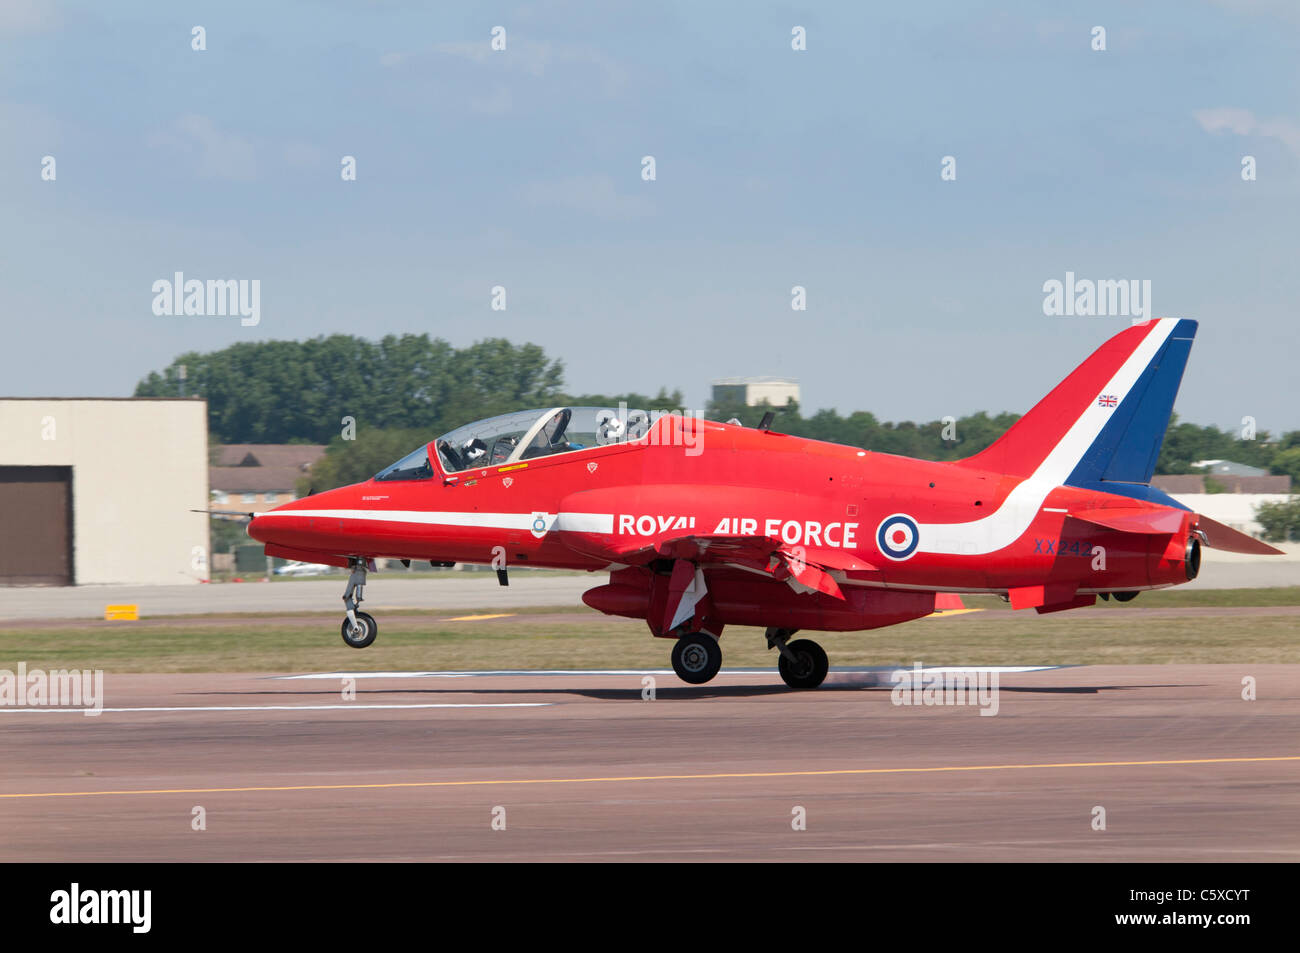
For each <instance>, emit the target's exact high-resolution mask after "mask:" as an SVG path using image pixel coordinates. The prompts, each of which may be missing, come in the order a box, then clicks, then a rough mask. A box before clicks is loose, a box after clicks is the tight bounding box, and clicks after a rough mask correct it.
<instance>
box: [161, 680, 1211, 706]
mask: <svg viewBox="0 0 1300 953" xmlns="http://www.w3.org/2000/svg"><path fill="white" fill-rule="evenodd" d="M1201 687H1204V686H1201V685H1041V686H1033V685H1000V686H998V690H999V691H1003V692H1017V693H1022V694H1029V695H1099V694H1101V693H1103V692H1125V691H1135V690H1138V689H1149V688H1201ZM641 691H642V689H641V688H640V686H629V687H628V688H470V687H466V686H465V685H464V682H463V681H462V682H460V683H459V684H458V686H457V687H455V688H452V687H447V688H358V689H357V690H356V694H357V698H358V699H359V698H361V697H363V696H365V697H367V698H372V699H386V698H397V697H399V696H410V695H417V696H425V697H428V698H444V697H447V696H452V695H461V696H464V695H480V696H485V697H518V696H523V695H570V696H579V697H582V698H594V699H599V700H601V701H641V700H642V698H641ZM864 691H865V692H882V693H888V692H890V691H892V687H891V686H888V685H868V684H860V685H855V684H847V685H846V684H826V685H823V686H822V687H821V688H818V689H816V690H815V691H814V692H804V691H800V690H796V689H792V688H787V687H786V686H785V685H781V684H776V685H716V686H711V685H698V686H691V685H673V686H668V687H657V688H656V689H655V697H656V699H675V698H754V697H759V696H763V695H804V694H812V695H821V694H826V693H827V692H834V693H840V692H864ZM179 694H182V695H200V696H234V697H240V698H247V697H249V696H255V695H266V696H271V697H273V698H338V697H339V692H338V690H337V689H333V690H309V689H301V690H298V691H286V690H284V689H279V690H272V689H267V690H264V691H203V692H180V693H179Z"/></svg>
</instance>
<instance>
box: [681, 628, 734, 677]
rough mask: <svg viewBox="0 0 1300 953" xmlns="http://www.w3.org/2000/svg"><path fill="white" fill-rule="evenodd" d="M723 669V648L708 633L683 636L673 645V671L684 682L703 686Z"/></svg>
mask: <svg viewBox="0 0 1300 953" xmlns="http://www.w3.org/2000/svg"><path fill="white" fill-rule="evenodd" d="M720 668H722V647H721V646H720V645H718V640H717V639H715V638H714V637H713V636H711V635H709V634H708V633H707V632H691V633H689V634H687V635H683V636H682V637H681V638H679V639H678V640H677V642H676V643H675V644H674V645H673V671H674V672H676V673H677V677H678V678H680V679H681V680H682V681H683V682H686V683H688V684H690V685H703V684H704V683H705V682H707V681H709V680H710V679H712V678H713V676H714V675H717V674H718V669H720Z"/></svg>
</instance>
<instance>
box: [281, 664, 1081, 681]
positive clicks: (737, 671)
mask: <svg viewBox="0 0 1300 953" xmlns="http://www.w3.org/2000/svg"><path fill="white" fill-rule="evenodd" d="M1061 667H1062V666H1060V665H969V666H965V665H947V666H933V665H931V666H923V667H922V671H925V672H940V673H942V672H971V673H977V672H997V673H999V674H1014V673H1017V672H1049V671H1052V670H1053V669H1057V668H1061ZM899 669H903V670H904V671H908V672H910V671H913V669H912V667H911V666H908V665H872V666H865V667H860V668H832V669H831V674H832V675H835V674H840V675H844V674H853V673H863V672H896V671H898V670H899ZM774 672H775V666H774V667H772V668H729V669H728V668H724V669H723V670H722V671H720V672H718V675H720V676H721V675H771V674H773V673H774ZM673 674H674V672H673V670H672V669H670V668H599V669H594V668H575V669H532V670H530V669H500V670H497V671H482V672H313V673H310V674H306V675H271V676H268V677H269V678H272V679H276V680H285V681H291V680H295V679H305V680H310V679H325V680H334V681H337V680H339V679H343V678H484V677H488V676H501V675H569V676H573V675H673Z"/></svg>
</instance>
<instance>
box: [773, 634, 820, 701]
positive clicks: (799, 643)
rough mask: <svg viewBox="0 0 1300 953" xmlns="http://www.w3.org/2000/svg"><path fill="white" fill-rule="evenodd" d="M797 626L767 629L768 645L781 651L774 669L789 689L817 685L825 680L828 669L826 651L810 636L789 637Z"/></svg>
mask: <svg viewBox="0 0 1300 953" xmlns="http://www.w3.org/2000/svg"><path fill="white" fill-rule="evenodd" d="M797 631H798V630H797V629H780V628H776V627H775V626H773V627H772V628H769V629H768V630H767V647H768V648H769V649H770V648H776V649H778V650H779V651H780V653H781V658H780V659H779V660H777V663H776V668H777V671H778V672H780V673H781V679H782V681H784V682H785V683H786V684H787V685H789V686H790V687H791V688H816V687H817V686H818V685H820V684H821V683H822V682H824V681H825V680H826V673H827V672H829V671H830V660H829V659H827V658H826V652H825V651H824V650H823V649H822V647H821V646H820V645H818V644H817V643H816V642H814V641H813V640H812V639H796V640H795V641H793V642H791V641H789V640H790V636H792V635H794V634H795V632H797Z"/></svg>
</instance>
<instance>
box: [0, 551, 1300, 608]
mask: <svg viewBox="0 0 1300 953" xmlns="http://www.w3.org/2000/svg"><path fill="white" fill-rule="evenodd" d="M1282 546H1283V548H1284V549H1285V550H1286V551H1287V554H1286V555H1285V556H1277V557H1271V556H1240V555H1237V554H1235V553H1224V552H1220V551H1217V550H1207V551H1206V553H1205V557H1204V563H1203V566H1202V569H1201V574H1200V576H1199V577H1198V578H1197V579H1195V580H1193V581H1192V582H1190V583H1187V584H1186V588H1190V589H1249V588H1258V587H1265V588H1267V587H1276V586H1300V544H1296V543H1284V544H1282ZM607 578H608V577H607V576H606V575H605V574H604V573H551V572H546V571H537V570H515V571H514V572H513V573H512V575H511V576H510V585H509V586H505V587H502V586H500V585H498V583H497V580H496V577H495V576H494V575H492V574H491V573H488V572H472V571H463V572H451V571H449V572H447V573H446V574H445V575H439V576H437V577H433V578H430V577H423V578H420V577H417V578H410V577H405V576H404V574H403V573H402V572H401V571H400V570H399V571H387V572H379V573H373V574H372V575H371V576H370V580H369V585H368V586H367V588H366V599H367V600H368V602H369V605H368V606H367V608H369V609H371V611H380V612H382V611H383V610H385V609H428V610H431V611H443V610H446V609H464V610H478V611H484V612H493V611H505V612H508V611H509V610H510V609H512V608H519V607H523V606H548V607H553V606H574V607H575V608H576V607H579V606H581V605H582V594H583V592H585V591H586V590H588V589H590V588H592V587H593V586H598V585H601V584H602V583H604V582H605V581H606V579H607ZM346 583H347V579H346V576H345V575H343V574H341V573H338V574H334V575H330V576H325V577H322V578H320V579H299V580H293V581H277V582H272V583H265V582H258V581H250V582H244V583H214V584H212V585H175V586H62V587H60V586H24V587H7V588H4V589H0V622H8V621H14V620H20V619H21V620H42V621H45V622H48V621H50V620H54V619H102V618H103V617H104V606H105V605H108V604H110V603H111V604H118V603H132V604H135V605H138V606H139V607H140V612H141V614H142V615H143V616H145V617H149V616H153V617H157V616H174V615H210V614H213V613H229V612H248V613H267V612H319V611H322V610H334V609H337V608H338V607H339V606H340V605H341V604H342V603H341V602H340V597H341V596H342V594H343V588H344V586H345V585H346Z"/></svg>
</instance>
